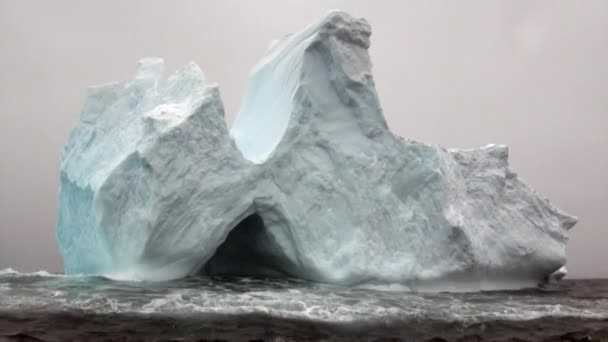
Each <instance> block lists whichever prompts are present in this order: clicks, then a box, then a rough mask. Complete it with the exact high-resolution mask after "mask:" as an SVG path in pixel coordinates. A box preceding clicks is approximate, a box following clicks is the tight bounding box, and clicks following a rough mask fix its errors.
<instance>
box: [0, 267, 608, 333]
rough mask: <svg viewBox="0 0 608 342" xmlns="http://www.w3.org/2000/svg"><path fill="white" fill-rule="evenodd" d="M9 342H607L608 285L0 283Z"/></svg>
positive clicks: (2, 274) (37, 277)
mask: <svg viewBox="0 0 608 342" xmlns="http://www.w3.org/2000/svg"><path fill="white" fill-rule="evenodd" d="M0 340H2V341H4V340H6V341H117V340H118V341H207V340H212V341H252V340H253V341H317V340H329V341H333V340H344V341H359V340H361V341H385V340H393V341H400V340H403V341H486V340H491V341H554V340H555V341H595V340H597V341H603V340H606V341H608V279H585V280H579V279H576V280H568V279H566V280H563V281H561V282H558V283H551V284H547V285H546V286H543V287H541V288H537V289H527V290H519V291H490V292H480V293H447V292H442V293H415V292H410V291H406V289H404V288H402V287H400V286H397V285H394V286H384V287H380V286H375V287H371V286H370V287H354V288H353V287H341V286H336V285H328V284H318V283H310V282H306V281H302V280H297V279H284V278H282V279H275V278H267V279H262V278H247V277H191V278H186V279H181V280H176V281H170V282H161V283H146V282H128V281H114V280H110V279H106V278H102V277H84V276H64V275H59V274H49V273H47V272H44V271H41V272H35V273H19V272H16V271H14V270H12V269H6V270H2V271H0Z"/></svg>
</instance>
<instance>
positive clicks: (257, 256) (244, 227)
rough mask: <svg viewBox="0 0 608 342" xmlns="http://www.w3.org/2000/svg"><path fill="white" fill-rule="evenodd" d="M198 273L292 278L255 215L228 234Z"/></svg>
mask: <svg viewBox="0 0 608 342" xmlns="http://www.w3.org/2000/svg"><path fill="white" fill-rule="evenodd" d="M200 273H201V274H204V275H212V276H215V275H223V276H252V277H293V276H294V275H293V274H291V272H290V269H289V261H288V260H287V259H286V258H285V257H284V256H283V252H282V251H281V248H280V247H279V246H278V245H277V243H276V242H275V241H274V238H273V237H272V236H271V235H270V234H269V233H268V230H267V227H266V226H265V225H264V220H263V218H262V216H260V214H258V213H253V214H251V215H249V216H247V217H245V219H243V220H242V221H241V222H239V223H238V224H237V225H236V226H235V227H234V228H233V229H232V230H231V231H230V233H228V236H227V237H226V240H224V242H223V243H222V244H221V245H220V246H219V247H218V248H217V250H216V251H215V253H214V254H213V256H212V257H211V258H210V259H209V260H208V261H207V263H206V264H205V265H204V266H203V268H202V269H201V271H200Z"/></svg>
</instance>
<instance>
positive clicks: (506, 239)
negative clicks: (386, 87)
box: [57, 11, 576, 290]
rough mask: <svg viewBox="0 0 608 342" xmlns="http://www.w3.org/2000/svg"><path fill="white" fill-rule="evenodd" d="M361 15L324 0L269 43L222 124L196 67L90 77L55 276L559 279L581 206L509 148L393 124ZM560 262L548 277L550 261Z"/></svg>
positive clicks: (64, 193)
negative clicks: (425, 140) (564, 206)
mask: <svg viewBox="0 0 608 342" xmlns="http://www.w3.org/2000/svg"><path fill="white" fill-rule="evenodd" d="M370 34H371V29H370V26H369V25H368V23H367V22H366V21H365V20H363V19H357V18H353V17H351V16H350V15H348V14H346V13H343V12H339V11H333V12H330V13H328V14H327V15H326V16H325V17H324V18H323V19H321V20H320V21H318V22H317V23H315V24H313V25H311V26H309V27H307V28H305V29H304V30H302V31H300V32H298V33H295V34H291V35H288V36H285V37H284V38H282V39H280V40H278V41H276V42H274V43H273V45H272V46H271V47H270V49H269V51H268V52H267V54H266V55H265V56H264V57H263V59H262V60H261V61H260V62H259V64H258V65H257V66H256V67H255V69H254V70H253V72H252V74H251V77H250V80H249V86H248V90H247V94H246V96H245V99H244V102H243V104H242V108H241V110H240V112H239V113H238V116H237V118H236V120H235V122H234V125H233V126H232V128H231V130H229V129H228V128H227V127H226V123H225V119H224V110H223V106H222V102H221V99H220V95H219V91H218V87H217V86H216V85H215V84H211V83H209V82H208V81H206V79H205V77H204V76H203V73H202V72H201V70H200V69H199V67H198V66H196V65H195V64H194V63H190V64H188V65H187V66H186V67H184V68H183V69H182V70H179V71H177V72H176V73H174V74H172V75H171V76H168V77H166V76H164V70H163V62H162V60H160V59H156V58H148V59H143V60H142V61H141V62H140V66H139V69H138V70H137V72H136V73H135V75H134V76H133V78H132V79H131V80H129V81H127V82H123V83H113V84H108V85H103V86H98V87H93V88H89V89H88V94H87V98H86V103H85V106H84V109H83V110H82V113H81V117H80V122H79V123H78V125H77V126H76V127H75V128H74V129H73V130H72V132H71V135H70V137H69V140H68V142H67V144H66V146H65V148H64V150H63V154H62V158H61V189H60V195H59V211H58V223H57V240H58V244H59V247H60V250H61V253H62V255H63V259H64V265H65V272H66V273H70V274H74V273H85V274H98V275H107V276H120V277H122V278H131V279H142V280H166V279H173V278H179V277H184V276H187V275H191V274H199V273H204V274H212V275H213V274H239V275H263V276H274V275H287V276H292V277H298V278H302V279H307V280H312V281H319V282H329V283H337V284H347V285H353V284H360V283H401V284H405V285H406V286H409V287H410V288H411V289H416V290H420V289H422V290H424V289H430V290H434V289H438V290H439V289H441V290H482V289H497V288H518V287H524V286H534V285H536V284H537V283H538V282H539V281H542V280H543V279H549V278H550V277H551V275H552V274H559V275H561V276H563V272H564V270H565V268H563V266H564V264H565V262H566V257H565V246H566V242H567V233H568V229H570V228H571V227H572V226H573V225H574V224H575V223H576V218H575V217H573V216H570V215H568V214H566V213H564V212H562V211H561V210H559V209H557V208H556V207H554V206H552V205H551V204H550V203H549V201H548V200H547V199H545V198H543V197H541V196H540V195H539V194H537V193H536V192H535V191H534V190H533V189H532V188H530V187H529V186H527V185H525V184H524V183H523V182H522V181H521V180H520V179H519V178H518V176H517V174H516V173H514V172H513V171H512V170H511V169H510V168H509V167H508V162H507V159H508V150H507V147H506V146H503V145H487V146H484V147H482V148H479V149H471V150H459V149H445V148H443V147H440V146H433V145H424V144H421V143H419V142H415V141H412V140H407V139H402V138H400V137H398V136H395V135H394V134H393V133H391V132H390V130H389V129H388V127H387V124H386V121H385V119H384V116H383V114H382V110H381V107H380V103H379V100H378V96H377V94H376V90H375V87H374V80H373V77H372V73H371V63H370V58H369V54H368V48H369V45H370V42H369V38H370ZM555 272H557V273H555Z"/></svg>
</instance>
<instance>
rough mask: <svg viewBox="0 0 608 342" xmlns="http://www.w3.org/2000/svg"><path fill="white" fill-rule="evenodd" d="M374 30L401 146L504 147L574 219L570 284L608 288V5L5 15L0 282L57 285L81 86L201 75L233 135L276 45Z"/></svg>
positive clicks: (377, 70)
mask: <svg viewBox="0 0 608 342" xmlns="http://www.w3.org/2000/svg"><path fill="white" fill-rule="evenodd" d="M334 8H338V9H342V10H346V11H348V12H350V13H351V14H353V15H355V16H359V17H364V18H366V19H367V20H368V21H369V22H370V24H371V25H372V28H373V35H372V47H371V50H370V51H371V55H372V60H373V62H374V75H375V79H376V84H377V88H378V92H379V95H380V99H381V101H382V106H383V109H384V111H385V115H386V118H387V120H388V122H389V125H390V126H391V128H392V130H393V131H394V132H396V133H397V134H399V135H401V136H403V137H408V138H413V139H416V140H420V141H423V142H426V143H437V144H441V145H444V146H446V147H477V146H481V145H485V144H487V143H504V144H507V145H509V146H510V157H511V165H512V167H513V168H514V169H515V171H517V172H518V173H519V175H520V176H522V177H523V178H524V179H525V180H526V182H527V183H528V184H529V185H531V186H533V187H534V188H536V189H537V190H538V191H539V192H541V193H542V194H544V195H546V196H547V197H549V198H550V199H551V200H552V202H553V203H555V204H556V205H557V206H559V207H560V208H562V209H564V210H566V211H567V212H569V213H572V214H575V215H577V216H579V218H580V221H579V224H578V225H577V226H576V227H575V228H574V229H573V230H572V231H571V241H570V243H569V246H568V257H569V261H568V268H569V269H570V272H571V273H570V275H571V276H573V277H599V276H603V277H606V276H608V262H606V261H607V260H608V248H607V247H606V245H607V243H608V239H607V238H608V230H606V227H605V223H604V221H605V215H607V214H608V185H607V184H608V181H607V180H606V174H607V171H608V153H607V152H606V149H607V148H608V1H603V0H597V1H481V0H480V1H449V2H448V1H444V2H439V1H377V0H375V1H352V0H344V1H319V0H306V1H286V0H275V1H245V0H243V1H227V0H222V1H143V0H142V1H122V0H114V1H79V0H74V1H67V0H56V1H29V0H14V1H10V0H0V117H1V119H2V120H1V124H0V149H1V152H2V158H1V159H0V217H1V218H2V221H1V222H0V268H4V267H9V266H10V267H13V268H16V269H18V270H21V271H32V270H38V269H46V270H49V271H55V272H57V271H61V269H62V267H61V259H60V256H59V253H58V251H57V248H56V245H55V212H56V207H57V193H58V174H59V173H58V168H59V163H58V161H59V155H60V152H61V148H62V146H63V144H64V142H65V141H66V138H67V135H68V133H69V130H70V128H71V127H72V126H73V125H74V124H75V122H76V121H77V118H78V114H79V111H80V108H81V106H82V103H83V97H84V89H85V87H86V86H88V85H92V84H98V83H105V82H108V81H113V80H124V79H126V78H128V77H130V75H131V74H132V73H133V71H134V70H135V67H136V64H137V60H138V59H140V58H141V57H144V56H159V57H163V58H164V59H165V61H166V64H167V66H168V69H169V70H171V71H172V70H173V69H176V68H178V67H180V66H182V65H183V64H185V63H187V62H188V61H191V60H192V61H195V62H196V63H197V64H198V65H200V66H201V68H202V69H203V70H204V71H205V73H206V75H207V78H208V79H209V80H211V81H215V82H217V83H219V85H220V91H221V93H222V97H223V99H224V103H225V108H226V112H227V113H226V116H227V121H228V122H229V123H231V122H232V120H233V119H234V116H235V114H236V112H237V111H238V108H239V104H240V99H241V97H242V96H243V93H244V90H245V86H246V81H247V75H248V73H249V70H250V69H251V67H252V66H253V65H254V64H255V63H256V61H257V60H258V59H259V58H260V57H261V56H262V55H263V53H264V51H265V50H266V49H267V47H268V45H269V42H270V41H271V40H272V39H274V38H278V37H281V36H283V35H284V34H286V33H289V32H294V31H297V30H299V29H301V28H303V27H304V26H306V25H307V24H309V23H311V22H312V21H314V20H317V19H318V18H319V17H320V16H322V15H323V14H324V13H325V12H326V11H327V10H329V9H334Z"/></svg>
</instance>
